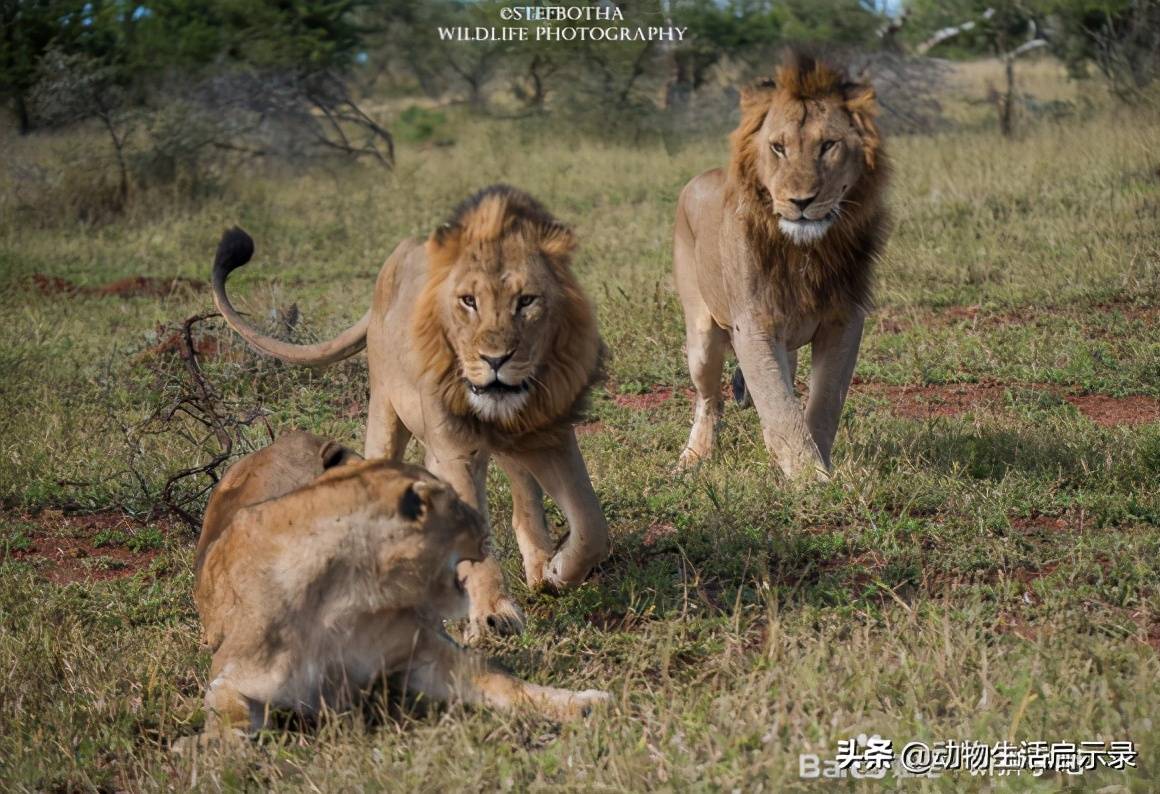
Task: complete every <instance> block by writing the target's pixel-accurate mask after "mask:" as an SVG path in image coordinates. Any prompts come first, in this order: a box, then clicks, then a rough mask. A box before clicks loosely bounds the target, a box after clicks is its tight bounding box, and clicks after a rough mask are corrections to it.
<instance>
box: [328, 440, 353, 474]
mask: <svg viewBox="0 0 1160 794" xmlns="http://www.w3.org/2000/svg"><path fill="white" fill-rule="evenodd" d="M318 456H319V457H320V458H322V468H323V470H326V469H333V468H334V467H335V466H342V465H344V464H347V463H352V462H354V461H359V460H362V459H363V456H362V455H360V454H358V453H357V452H355V451H354V450H353V449H347V448H346V447H344V446H343V445H342V444H339V443H338V442H337V441H327V442H326V444H325V445H324V446H323V447H322V449H321V450H319V452H318Z"/></svg>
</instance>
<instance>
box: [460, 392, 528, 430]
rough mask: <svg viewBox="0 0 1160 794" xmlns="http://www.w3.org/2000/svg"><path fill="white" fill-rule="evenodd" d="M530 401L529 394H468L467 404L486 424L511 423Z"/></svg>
mask: <svg viewBox="0 0 1160 794" xmlns="http://www.w3.org/2000/svg"><path fill="white" fill-rule="evenodd" d="M527 401H528V392H526V391H521V392H507V393H501V394H475V393H473V392H471V391H470V390H469V391H468V392H467V403H468V405H470V406H471V410H473V411H475V415H476V416H478V417H479V418H480V419H482V420H483V421H485V422H509V421H511V420H512V419H514V418H515V416H516V414H518V413H519V412H520V410H521V409H522V408H523V407H524V404H525V403H526V402H527Z"/></svg>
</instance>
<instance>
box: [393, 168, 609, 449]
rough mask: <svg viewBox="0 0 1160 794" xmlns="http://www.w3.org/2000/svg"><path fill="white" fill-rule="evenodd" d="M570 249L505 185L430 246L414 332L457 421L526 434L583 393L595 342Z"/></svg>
mask: <svg viewBox="0 0 1160 794" xmlns="http://www.w3.org/2000/svg"><path fill="white" fill-rule="evenodd" d="M575 247H576V238H575V236H574V235H573V233H572V231H571V229H569V228H568V227H567V226H565V225H563V224H562V223H560V222H559V221H557V220H556V219H555V218H553V217H552V216H551V215H550V214H549V213H548V212H547V210H545V209H544V208H543V207H542V206H541V205H540V204H539V203H538V202H537V201H535V199H533V198H532V197H531V196H529V195H527V194H526V193H523V192H521V191H519V190H516V189H514V188H511V187H507V186H504V185H498V186H494V187H490V188H487V189H486V190H483V191H481V192H480V193H478V194H476V195H475V196H473V197H471V198H470V199H468V200H467V201H465V202H463V203H462V204H461V205H460V206H459V207H458V208H457V209H456V210H455V212H454V213H453V215H452V217H451V219H450V220H449V221H448V222H447V223H445V224H443V225H442V226H441V227H439V228H438V229H437V230H436V231H435V232H434V233H433V234H432V235H431V237H430V239H428V241H427V259H428V272H429V278H430V280H429V282H428V284H427V285H426V289H425V290H424V292H423V295H422V297H421V298H420V303H419V306H417V307H416V311H415V317H416V325H415V333H416V337H417V340H418V342H419V346H418V348H419V352H420V354H421V355H423V356H425V359H426V360H425V365H426V366H427V367H428V369H429V370H430V371H433V372H434V373H435V375H436V378H437V379H438V380H439V381H441V382H440V384H439V386H440V391H441V396H442V397H443V399H444V401H445V402H446V403H447V405H448V407H449V408H451V410H452V411H453V412H454V413H457V414H464V413H468V412H469V413H471V414H473V415H475V416H476V417H478V418H479V419H481V420H483V421H485V422H489V423H494V424H498V425H500V426H502V427H504V428H505V429H510V430H525V429H531V428H533V427H537V426H540V425H542V424H544V423H545V422H550V421H551V420H552V419H554V418H556V417H558V416H560V415H562V414H563V413H565V412H567V411H568V410H569V409H570V407H571V406H572V404H573V403H574V402H575V401H576V400H577V398H578V397H579V396H580V395H581V393H582V392H583V390H584V389H585V388H586V387H587V385H588V382H589V380H590V379H591V376H592V374H593V372H594V370H595V368H596V365H597V357H598V353H599V347H600V341H599V337H598V335H597V332H596V323H595V317H594V314H593V312H592V308H591V305H590V304H589V302H588V300H587V298H586V297H585V296H584V293H583V292H582V291H581V289H580V287H579V285H578V283H577V282H576V279H575V277H574V276H573V274H572V270H571V266H570V260H571V254H572V251H573V250H574V249H575Z"/></svg>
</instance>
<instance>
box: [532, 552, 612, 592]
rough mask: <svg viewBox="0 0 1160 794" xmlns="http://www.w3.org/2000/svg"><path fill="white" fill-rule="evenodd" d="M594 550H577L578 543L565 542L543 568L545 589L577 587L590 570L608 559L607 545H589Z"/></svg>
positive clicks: (558, 589)
mask: <svg viewBox="0 0 1160 794" xmlns="http://www.w3.org/2000/svg"><path fill="white" fill-rule="evenodd" d="M591 545H592V546H594V548H578V546H579V543H576V544H573V543H572V542H571V541H567V542H565V543H564V545H563V546H561V547H560V550H559V551H558V552H556V556H554V557H553V558H552V561H551V562H549V563H548V565H547V566H546V567H545V568H544V584H545V586H546V587H549V588H551V589H554V590H557V591H560V590H568V589H570V588H573V587H578V586H579V585H580V584H582V583H583V582H584V580H585V579H587V578H588V575H589V574H590V573H592V569H593V568H595V567H596V566H597V565H599V564H600V563H602V562H604V561H605V560H606V559H608V552H609V550H608V544H607V543H603V544H591Z"/></svg>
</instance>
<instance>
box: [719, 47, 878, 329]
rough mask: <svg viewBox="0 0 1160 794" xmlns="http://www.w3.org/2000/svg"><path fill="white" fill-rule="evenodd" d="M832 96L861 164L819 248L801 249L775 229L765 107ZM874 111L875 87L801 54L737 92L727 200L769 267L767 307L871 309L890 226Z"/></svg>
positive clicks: (806, 311) (794, 311)
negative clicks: (767, 183)
mask: <svg viewBox="0 0 1160 794" xmlns="http://www.w3.org/2000/svg"><path fill="white" fill-rule="evenodd" d="M829 98H837V99H839V100H840V101H841V102H842V104H843V105H844V107H845V109H846V111H847V112H848V113H849V114H850V118H851V120H852V121H853V123H854V126H855V128H856V129H857V130H858V134H859V137H860V138H861V141H862V151H863V158H864V161H865V168H864V170H863V173H862V176H861V178H860V179H859V180H858V182H857V183H855V185H854V186H853V187H851V188H850V192H849V193H848V194H847V201H845V202H843V213H842V215H841V216H840V217H839V218H838V220H837V221H836V222H835V224H834V227H833V228H832V229H831V230H830V231H829V232H828V233H827V234H826V236H825V237H824V238H823V239H822V240H820V241H819V242H818V244H817V245H816V246H814V247H813V248H812V249H809V250H804V249H802V248H800V247H799V246H796V245H794V244H793V243H792V242H790V241H789V240H788V239H787V238H786V237H785V236H784V235H783V234H782V232H781V230H780V229H779V228H778V220H777V214H776V213H775V212H774V209H773V202H772V198H771V197H770V196H769V194H768V192H767V191H766V189H765V187H764V185H763V184H762V181H761V178H760V172H759V169H758V166H757V162H758V152H759V147H760V146H762V145H763V143H762V142H761V141H759V140H758V136H757V133H758V131H759V130H760V129H761V127H762V125H763V124H764V122H765V117H766V115H767V114H768V113H769V112H770V110H775V109H777V108H780V107H785V106H786V105H788V104H789V103H791V102H805V101H809V100H820V99H829ZM877 113H878V104H877V100H876V99H875V94H874V88H873V87H872V86H870V85H868V84H863V83H856V82H852V81H850V80H848V79H846V77H845V73H844V71H843V70H841V69H840V68H838V67H836V66H834V65H832V64H829V63H827V62H825V61H822V60H818V59H815V58H812V57H810V56H808V55H803V54H800V53H793V52H791V53H789V54H787V55H786V57H785V58H784V59H783V61H782V63H781V64H780V65H779V66H778V67H777V69H776V70H775V73H774V79H773V80H765V81H762V82H760V83H758V84H756V85H754V86H752V87H749V88H746V89H744V90H743V91H742V93H741V121H740V123H739V124H738V125H737V129H735V130H734V131H733V133H732V134H731V135H730V136H729V144H730V160H729V171H728V178H727V179H728V182H727V186H726V199H727V201H728V202H730V203H733V204H735V205H736V206H737V207H738V208H739V209H740V210H741V212H742V214H743V216H744V218H745V226H746V231H747V234H748V237H749V242H750V245H751V246H752V248H753V251H754V252H755V253H756V254H757V255H758V257H759V260H760V261H761V262H762V263H763V264H764V265H765V266H766V267H767V268H769V269H771V270H772V271H773V273H772V274H771V276H772V277H771V278H770V279H768V280H767V281H766V287H767V288H768V289H770V290H772V291H773V292H774V295H773V301H772V305H774V306H776V307H778V309H779V311H780V312H781V314H782V315H784V316H804V315H810V314H817V313H823V314H824V313H827V312H832V311H845V310H846V309H847V308H848V307H850V306H852V305H860V306H864V307H866V308H869V306H868V304H869V301H870V289H871V282H872V267H873V262H874V259H875V258H876V257H877V255H878V253H879V252H880V250H881V248H882V246H883V244H884V243H885V240H886V236H887V231H888V225H889V218H888V216H887V213H886V209H885V207H884V205H883V196H884V194H885V188H886V183H887V181H888V179H889V174H890V164H889V161H888V159H887V158H886V155H885V152H884V150H883V146H882V137H881V135H880V133H879V130H878V125H877V123H876V121H875V117H876V116H877ZM847 207H848V210H847V209H846V208H847Z"/></svg>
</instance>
